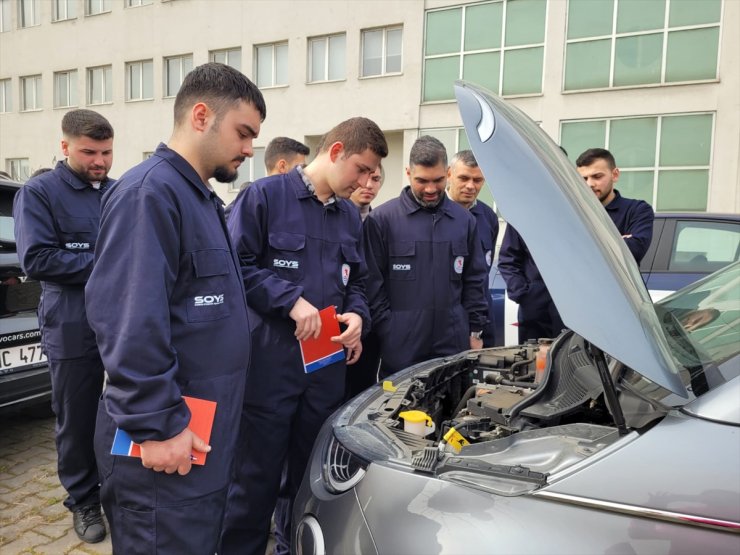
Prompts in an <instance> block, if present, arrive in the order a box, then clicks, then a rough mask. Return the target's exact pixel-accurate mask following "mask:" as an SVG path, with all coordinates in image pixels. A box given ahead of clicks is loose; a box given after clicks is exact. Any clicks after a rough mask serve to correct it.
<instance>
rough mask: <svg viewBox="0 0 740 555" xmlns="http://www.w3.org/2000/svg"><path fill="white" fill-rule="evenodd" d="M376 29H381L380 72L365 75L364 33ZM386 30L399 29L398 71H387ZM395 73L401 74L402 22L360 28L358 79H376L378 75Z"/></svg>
mask: <svg viewBox="0 0 740 555" xmlns="http://www.w3.org/2000/svg"><path fill="white" fill-rule="evenodd" d="M377 31H383V40H382V46H383V48H382V54H381V70H380V73H377V74H373V75H365V74H364V70H365V34H366V33H373V32H377ZM388 31H401V69H400V70H399V71H390V72H389V71H387V70H386V68H387V64H388ZM396 75H403V23H400V24H398V25H387V26H384V27H371V28H368V29H362V31H360V76H359V78H360V79H376V78H378V77H393V76H396Z"/></svg>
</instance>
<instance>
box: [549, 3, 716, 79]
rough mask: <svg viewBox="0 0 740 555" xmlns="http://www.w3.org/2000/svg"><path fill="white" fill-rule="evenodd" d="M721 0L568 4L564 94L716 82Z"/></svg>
mask: <svg viewBox="0 0 740 555" xmlns="http://www.w3.org/2000/svg"><path fill="white" fill-rule="evenodd" d="M721 9H722V0H703V1H702V2H682V1H675V0H672V1H671V2H666V1H665V0H641V1H640V2H634V1H627V0H569V2H568V31H567V41H566V51H565V52H566V53H565V75H564V79H563V89H564V90H566V91H570V90H585V89H603V88H611V87H634V86H640V85H664V84H668V83H680V82H686V81H703V80H714V79H717V53H718V50H719V27H720V26H719V20H720V12H721Z"/></svg>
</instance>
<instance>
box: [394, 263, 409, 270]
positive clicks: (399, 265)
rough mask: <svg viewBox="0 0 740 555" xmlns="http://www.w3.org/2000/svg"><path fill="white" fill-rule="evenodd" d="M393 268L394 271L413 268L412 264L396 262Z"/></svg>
mask: <svg viewBox="0 0 740 555" xmlns="http://www.w3.org/2000/svg"><path fill="white" fill-rule="evenodd" d="M391 268H392V270H393V271H394V272H408V271H409V270H411V264H394V265H393V266H392V267H391Z"/></svg>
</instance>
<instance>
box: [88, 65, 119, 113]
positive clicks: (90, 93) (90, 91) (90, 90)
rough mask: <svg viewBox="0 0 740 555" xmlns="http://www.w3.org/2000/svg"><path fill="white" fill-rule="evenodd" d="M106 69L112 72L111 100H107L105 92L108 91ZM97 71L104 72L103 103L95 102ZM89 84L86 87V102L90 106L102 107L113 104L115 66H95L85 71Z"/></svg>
mask: <svg viewBox="0 0 740 555" xmlns="http://www.w3.org/2000/svg"><path fill="white" fill-rule="evenodd" d="M106 69H109V70H110V74H109V75H110V77H109V78H110V99H106V98H105V92H106V90H107V89H108V87H107V82H106V71H105V70H106ZM96 70H102V71H103V73H102V85H103V89H102V92H103V94H102V95H101V98H102V99H103V100H102V102H93V96H94V95H93V85H94V83H93V74H94V72H95V71H96ZM85 74H86V77H87V82H86V86H85V90H86V100H87V105H88V106H101V105H104V104H112V103H113V66H112V65H111V64H107V65H102V66H93V67H88V68H86V71H85Z"/></svg>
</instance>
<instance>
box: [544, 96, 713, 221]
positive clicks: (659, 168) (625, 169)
mask: <svg viewBox="0 0 740 555" xmlns="http://www.w3.org/2000/svg"><path fill="white" fill-rule="evenodd" d="M676 116H711V117H712V127H711V130H710V133H709V159H708V161H707V164H706V165H696V164H694V165H687V166H676V165H665V166H663V165H661V164H660V150H661V141H662V131H663V120H664V119H665V118H670V117H676ZM646 118H656V119H657V125H656V129H655V156H654V159H653V165H652V166H620V164H619V159H618V158H617V167H618V168H619V171H620V177H623V176H624V174H625V173H630V172H646V171H651V172H652V173H653V184H652V192H653V194H652V199H651V201H650V203H649V204H650V206H651V207H652V208H653V210H654V211H655V212H662V213H670V212H692V213H696V214H701V213H703V212H706V210H707V209H706V208H704V209H703V210H688V209H682V210H675V209H673V208H669V209H659V207H658V185H659V178H660V173H661V172H665V171H692V170H701V171H704V170H706V171H707V199H706V200H707V202H706V206H707V207H709V206H710V203H711V192H712V188H711V187H710V184H711V182H712V159H713V158H714V146H715V145H714V135H715V128H716V126H717V112H716V111H709V110H707V111H699V112H675V113H666V114H645V115H639V116H614V117H609V116H607V117H600V118H583V119H568V120H560V125H559V126H558V127H559V129H558V144H562V143H563V124H567V123H586V122H601V121H603V122H605V125H604V148H605V149H607V150H609V147H610V145H609V142H610V138H611V137H610V136H611V124H612V122H613V121H624V120H632V119H646ZM579 154H580V153H571V154H570V156H578V155H579ZM615 188H617V189H619V183H617V185H616V187H615Z"/></svg>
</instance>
